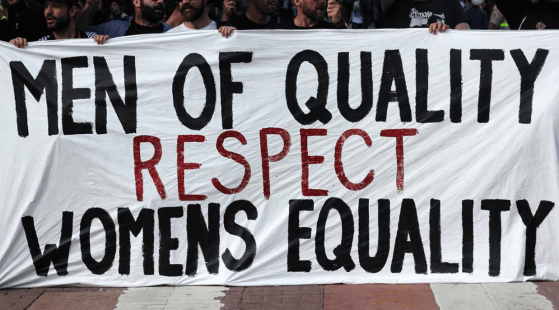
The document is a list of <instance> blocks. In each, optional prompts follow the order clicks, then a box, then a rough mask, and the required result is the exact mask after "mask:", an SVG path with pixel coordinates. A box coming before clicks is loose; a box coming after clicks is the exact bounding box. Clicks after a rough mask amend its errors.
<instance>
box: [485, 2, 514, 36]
mask: <svg viewBox="0 0 559 310" xmlns="http://www.w3.org/2000/svg"><path fill="white" fill-rule="evenodd" d="M488 29H489V30H510V27H509V24H508V22H507V21H506V19H505V16H503V13H501V11H499V8H497V6H496V5H495V6H493V12H491V18H490V19H489V28H488Z"/></svg>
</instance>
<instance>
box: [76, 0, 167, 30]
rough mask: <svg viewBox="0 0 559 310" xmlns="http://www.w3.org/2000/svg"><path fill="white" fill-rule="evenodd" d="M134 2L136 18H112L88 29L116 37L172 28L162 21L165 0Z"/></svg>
mask: <svg viewBox="0 0 559 310" xmlns="http://www.w3.org/2000/svg"><path fill="white" fill-rule="evenodd" d="M133 4H134V11H135V18H133V19H131V20H130V21H122V20H112V21H109V22H106V23H103V24H100V25H96V26H89V27H87V30H88V31H92V32H95V33H97V34H102V35H109V36H110V37H111V38H115V37H123V36H131V35H138V34H150V33H163V32H167V31H168V30H169V29H171V26H169V25H167V24H165V23H161V22H160V21H161V20H162V19H163V16H164V14H165V2H164V1H163V0H133ZM86 15H87V14H86ZM87 16H89V15H87ZM85 24H88V23H85Z"/></svg>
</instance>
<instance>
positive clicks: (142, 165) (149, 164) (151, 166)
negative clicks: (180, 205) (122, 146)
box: [133, 136, 167, 201]
mask: <svg viewBox="0 0 559 310" xmlns="http://www.w3.org/2000/svg"><path fill="white" fill-rule="evenodd" d="M143 142H149V143H151V145H153V148H154V149H155V152H154V154H153V157H152V158H151V159H149V160H147V161H142V156H141V154H140V144H141V143H143ZM133 145H134V176H135V178H136V198H137V199H138V201H142V200H144V178H143V176H142V170H143V169H147V170H148V172H149V175H151V178H152V179H153V183H155V187H156V188H157V192H158V193H159V196H161V199H165V198H166V197H167V195H166V194H165V187H164V186H163V182H161V178H160V177H159V174H157V170H155V165H157V164H158V163H159V161H160V160H161V154H162V153H163V152H162V151H161V140H159V138H157V137H153V136H137V137H134V142H133Z"/></svg>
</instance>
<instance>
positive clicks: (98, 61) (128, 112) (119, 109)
mask: <svg viewBox="0 0 559 310" xmlns="http://www.w3.org/2000/svg"><path fill="white" fill-rule="evenodd" d="M123 62H124V102H123V101H122V98H121V97H120V94H119V93H118V89H117V87H116V85H115V82H114V80H113V75H112V74H111V71H109V66H108V65H107V61H106V60H105V57H98V56H95V57H93V66H94V67H95V131H96V132H97V134H106V133H107V94H108V95H109V99H110V100H111V103H112V104H113V108H114V110H115V112H116V115H117V116H118V119H119V120H120V124H121V125H122V128H123V129H124V132H125V133H136V123H137V117H136V102H137V101H138V87H137V85H136V62H135V57H134V56H124V60H123Z"/></svg>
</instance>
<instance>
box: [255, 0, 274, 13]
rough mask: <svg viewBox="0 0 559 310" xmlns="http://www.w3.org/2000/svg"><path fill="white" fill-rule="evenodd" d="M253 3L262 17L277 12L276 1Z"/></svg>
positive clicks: (267, 0) (259, 0)
mask: <svg viewBox="0 0 559 310" xmlns="http://www.w3.org/2000/svg"><path fill="white" fill-rule="evenodd" d="M252 3H253V4H254V6H255V7H256V9H257V10H258V12H260V14H262V15H272V14H273V13H274V11H275V10H276V0H253V2H252Z"/></svg>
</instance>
